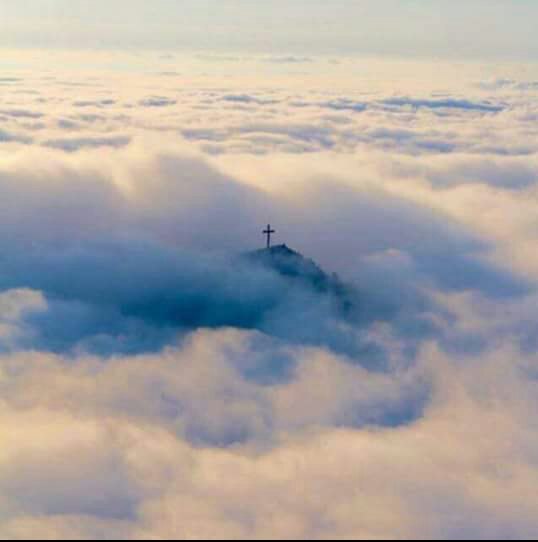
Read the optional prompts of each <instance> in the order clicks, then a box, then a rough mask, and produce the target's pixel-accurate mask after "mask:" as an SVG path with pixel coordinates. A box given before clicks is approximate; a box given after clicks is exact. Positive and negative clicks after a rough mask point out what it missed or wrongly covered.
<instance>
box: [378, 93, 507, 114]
mask: <svg viewBox="0 0 538 542" xmlns="http://www.w3.org/2000/svg"><path fill="white" fill-rule="evenodd" d="M381 104H383V105H385V106H389V107H412V108H415V109H421V108H426V109H434V110H436V109H460V110H463V111H476V112H479V113H500V112H501V111H503V110H504V109H506V106H505V105H503V104H495V103H491V102H488V101H483V102H475V101H471V100H467V99H455V98H437V99H417V98H408V97H395V98H387V99H385V100H382V102H381Z"/></svg>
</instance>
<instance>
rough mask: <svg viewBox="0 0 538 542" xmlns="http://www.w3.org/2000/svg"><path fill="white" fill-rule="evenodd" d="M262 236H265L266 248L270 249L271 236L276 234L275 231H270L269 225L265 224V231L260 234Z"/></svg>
mask: <svg viewBox="0 0 538 542" xmlns="http://www.w3.org/2000/svg"><path fill="white" fill-rule="evenodd" d="M262 233H263V234H264V235H267V248H270V247H271V234H273V233H276V231H275V230H273V229H271V224H267V229H266V230H263V232H262Z"/></svg>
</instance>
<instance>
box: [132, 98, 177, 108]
mask: <svg viewBox="0 0 538 542" xmlns="http://www.w3.org/2000/svg"><path fill="white" fill-rule="evenodd" d="M139 104H140V105H141V106H142V107H170V106H172V105H175V104H176V100H173V99H171V98H166V97H164V96H151V97H150V98H144V99H143V100H140V102H139Z"/></svg>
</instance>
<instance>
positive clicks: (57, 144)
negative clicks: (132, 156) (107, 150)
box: [43, 124, 131, 152]
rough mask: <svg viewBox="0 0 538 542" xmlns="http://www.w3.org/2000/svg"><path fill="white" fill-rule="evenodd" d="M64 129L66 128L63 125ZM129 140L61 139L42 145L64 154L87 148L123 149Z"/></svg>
mask: <svg viewBox="0 0 538 542" xmlns="http://www.w3.org/2000/svg"><path fill="white" fill-rule="evenodd" d="M64 127H66V126H65V124H64ZM71 128H72V127H71ZM130 140H131V139H130V137H127V136H110V137H69V138H61V139H50V140H47V141H45V142H44V143H43V145H44V146H45V147H51V148H53V149H61V150H63V151H66V152H75V151H78V150H80V149H84V148H88V147H90V148H95V147H114V148H118V147H125V146H126V145H128V144H129V142H130Z"/></svg>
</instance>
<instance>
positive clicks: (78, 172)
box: [0, 56, 538, 539]
mask: <svg viewBox="0 0 538 542" xmlns="http://www.w3.org/2000/svg"><path fill="white" fill-rule="evenodd" d="M216 60H217V61H216ZM216 60H215V59H214V58H209V59H197V61H196V63H195V64H194V66H195V67H194V68H193V66H192V65H191V64H188V65H186V64H183V63H182V62H183V61H182V60H181V59H179V58H176V57H174V56H172V57H170V58H168V57H167V58H162V59H160V61H159V63H158V66H157V68H158V69H156V67H155V66H154V64H153V63H150V62H148V64H150V65H151V73H146V75H145V76H144V78H142V79H141V78H140V76H138V77H137V78H134V77H133V78H132V79H130V77H131V76H130V75H129V74H128V73H126V74H125V76H122V77H121V78H119V79H118V77H117V73H116V72H115V71H114V70H112V72H111V73H103V72H99V73H94V72H92V71H91V70H90V68H89V67H87V68H86V69H85V71H84V73H83V74H82V75H81V76H80V77H75V76H71V77H69V78H68V77H66V76H65V74H62V73H60V72H57V71H53V72H44V71H32V72H23V73H19V72H17V73H13V74H11V73H7V74H5V75H4V76H3V77H2V79H1V80H0V84H1V85H2V88H3V89H5V93H3V96H2V103H0V122H1V124H0V193H1V194H2V198H0V441H1V442H2V446H1V447H0V537H1V538H6V539H26V538H37V537H40V538H41V537H44V538H57V539H58V538H62V539H63V538H67V539H68V538H88V539H101V538H102V539H111V538H120V539H124V538H148V537H149V538H205V537H207V538H226V539H231V538H267V537H271V538H274V537H282V538H290V537H291V538H301V539H302V538H314V539H320V538H334V537H337V538H373V537H376V538H386V537H390V538H412V537H419V538H487V537H502V538H532V537H534V536H536V534H537V533H538V521H537V519H536V518H537V517H538V513H537V512H538V499H537V498H536V496H535V487H536V484H537V482H538V468H537V464H536V458H537V457H538V426H537V425H536V423H535V422H534V417H535V416H534V413H535V412H536V409H537V407H538V404H537V399H536V398H537V397H538V393H537V391H538V390H537V389H536V386H537V376H538V365H537V363H538V358H537V352H538V343H537V341H536V336H537V331H538V330H537V325H536V322H535V320H536V318H535V307H536V300H537V299H538V294H537V291H536V290H537V283H538V259H536V256H535V244H536V223H537V220H538V213H537V211H536V209H537V208H538V207H537V205H536V203H537V199H538V192H537V186H536V184H537V182H538V158H537V156H538V148H537V143H536V142H537V141H538V137H536V136H538V134H537V132H536V122H535V121H536V118H537V116H538V109H537V108H536V93H537V92H538V89H537V88H536V85H535V84H534V83H533V82H532V78H529V77H527V78H521V79H517V78H515V77H514V74H513V73H512V72H511V73H509V74H503V73H495V76H494V77H492V78H490V79H484V77H483V74H482V72H480V73H474V72H473V71H472V70H474V69H475V68H474V67H473V68H472V69H471V68H469V70H470V71H471V76H470V77H468V78H463V77H462V78H461V79H460V80H458V82H457V85H455V86H457V88H458V91H454V90H452V88H451V87H450V85H449V84H448V83H446V85H445V84H444V83H443V84H441V83H439V85H436V86H433V84H432V83H431V82H428V83H427V85H426V86H424V85H418V84H417V85H411V84H410V83H409V81H408V79H407V78H406V77H404V76H402V77H401V78H400V79H398V82H397V83H394V81H392V83H391V85H392V86H391V87H388V86H387V85H386V84H385V85H381V86H380V85H378V84H377V83H376V80H374V79H372V80H368V79H366V78H364V79H363V78H361V77H359V78H358V79H352V80H351V81H350V80H349V79H347V78H346V77H345V74H346V73H348V72H352V71H353V70H359V69H361V68H363V66H362V65H361V64H360V62H358V61H353V60H350V59H338V62H336V61H335V59H315V58H306V57H292V56H282V57H275V58H272V57H271V58H269V57H266V56H264V57H261V58H257V59H256V58H239V59H237V58H233V57H231V58H229V59H228V60H227V61H225V59H222V58H220V59H219V58H217V59H216ZM138 62H140V60H138ZM144 62H145V61H144ZM236 64H239V65H241V68H240V69H239V72H240V73H236V71H234V70H235V69H236V68H233V66H235V65H236ZM214 66H218V69H225V70H228V68H227V67H226V68H222V66H232V68H230V73H228V74H227V75H226V77H223V76H222V74H207V73H206V71H208V70H211V69H217V68H212V67H214ZM245 66H247V67H248V66H251V67H252V66H255V67H256V70H260V71H261V72H263V73H265V74H266V75H267V77H268V78H267V79H266V80H265V84H264V85H260V84H256V83H255V82H253V80H252V79H249V78H248V77H247V76H246V75H245V73H246V71H248V70H246V68H245ZM364 69H366V68H364ZM449 69H450V68H449V67H447V70H449ZM264 70H265V71H264ZM184 71H187V72H188V73H189V75H182V73H183V72H184ZM325 71H329V72H330V73H332V74H333V75H334V77H335V81H336V82H338V84H336V83H334V84H327V82H326V81H325V82H323V81H322V80H321V79H320V78H318V75H319V73H325ZM466 73H468V72H466ZM269 75H270V76H269ZM350 77H351V76H350ZM305 80H306V81H307V82H308V81H309V82H314V81H316V82H317V83H316V84H312V85H305V84H304V81H305ZM118 81H121V82H122V84H121V85H119V84H118ZM126 81H131V82H132V84H126ZM223 81H225V84H223ZM267 81H269V82H270V83H271V84H268V83H267ZM335 88H341V89H342V90H341V91H338V92H336V91H335V90H334V89H335ZM345 89H348V90H345ZM268 221H271V222H272V223H274V224H275V225H276V228H277V233H276V236H277V239H278V242H286V243H287V244H289V245H290V246H292V247H293V248H295V249H297V250H299V251H300V252H301V253H303V254H304V255H306V256H307V257H312V258H314V259H315V260H316V261H318V262H319V263H320V264H321V265H322V266H323V267H324V268H325V269H326V270H327V271H328V272H333V271H334V272H337V273H338V274H339V275H340V276H341V277H342V279H343V280H345V281H346V283H348V284H349V285H350V287H352V288H353V289H354V291H356V295H357V299H358V303H357V306H356V307H355V310H354V311H353V313H352V314H350V315H343V314H342V313H341V311H339V310H338V307H337V304H335V303H334V299H331V298H330V296H323V295H320V293H319V292H317V291H315V289H312V288H310V287H309V286H308V285H307V284H298V283H295V284H293V285H290V283H289V281H287V280H286V279H285V278H283V277H282V276H280V275H279V274H277V273H276V272H274V271H271V270H269V269H265V268H262V267H260V266H258V265H255V264H253V263H252V262H251V261H249V260H248V259H245V258H244V257H243V255H244V253H245V252H247V251H249V250H252V249H254V248H257V247H258V246H259V245H261V244H262V241H263V239H262V237H261V229H262V226H263V225H264V224H267V223H268Z"/></svg>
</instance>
